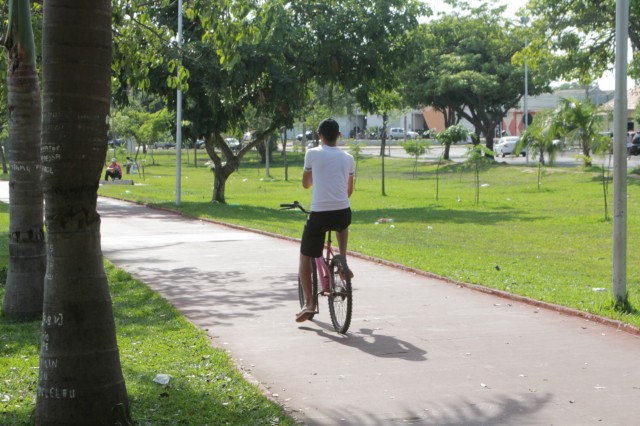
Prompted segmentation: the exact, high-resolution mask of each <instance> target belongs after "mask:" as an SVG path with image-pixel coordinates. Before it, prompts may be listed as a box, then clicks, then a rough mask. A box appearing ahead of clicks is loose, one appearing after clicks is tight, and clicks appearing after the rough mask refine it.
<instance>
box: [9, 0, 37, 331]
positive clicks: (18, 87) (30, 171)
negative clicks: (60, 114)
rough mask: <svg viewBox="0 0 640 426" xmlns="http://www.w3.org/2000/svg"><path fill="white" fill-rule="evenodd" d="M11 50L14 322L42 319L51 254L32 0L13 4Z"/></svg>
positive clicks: (11, 294) (11, 305)
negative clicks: (46, 237) (46, 235)
mask: <svg viewBox="0 0 640 426" xmlns="http://www.w3.org/2000/svg"><path fill="white" fill-rule="evenodd" d="M9 8H10V19H9V24H10V26H9V29H8V36H7V38H6V44H5V45H6V48H7V50H8V60H9V66H8V74H7V87H8V106H9V121H10V123H11V126H10V127H9V145H8V154H9V155H8V157H9V163H10V167H11V175H10V178H9V199H10V201H11V202H10V207H9V208H10V210H9V272H8V274H7V283H6V289H5V294H4V300H3V303H2V310H3V312H4V314H5V315H6V316H7V317H9V318H13V319H22V318H30V317H37V316H40V315H42V300H43V294H44V274H45V270H46V261H47V257H46V251H45V242H44V220H43V217H42V213H43V211H42V208H43V204H42V201H43V199H42V183H41V181H40V169H41V163H40V133H41V128H42V118H41V103H40V88H39V84H38V73H37V71H36V59H35V43H34V41H33V30H32V28H31V12H30V2H29V1H28V0H13V1H11V3H10V4H9Z"/></svg>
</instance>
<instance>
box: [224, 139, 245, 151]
mask: <svg viewBox="0 0 640 426" xmlns="http://www.w3.org/2000/svg"><path fill="white" fill-rule="evenodd" d="M224 141H225V142H226V143H227V145H229V148H231V150H232V151H235V152H238V151H240V148H242V144H241V143H240V141H239V140H238V139H236V138H224Z"/></svg>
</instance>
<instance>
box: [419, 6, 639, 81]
mask: <svg viewBox="0 0 640 426" xmlns="http://www.w3.org/2000/svg"><path fill="white" fill-rule="evenodd" d="M467 1H468V2H469V4H471V5H472V6H475V5H477V4H480V3H482V1H481V0H467ZM488 1H489V2H491V0H488ZM425 3H427V4H429V6H430V7H431V8H432V9H433V11H434V12H439V11H449V10H451V8H450V7H449V6H448V5H445V4H443V3H441V2H440V1H437V0H436V1H432V0H425ZM492 3H493V4H494V5H496V6H498V5H505V6H506V7H507V8H506V10H505V14H506V15H507V16H513V17H515V16H516V12H517V11H518V10H519V9H520V8H522V7H524V6H525V4H526V3H527V1H526V0H494V1H493V2H492ZM627 49H628V52H629V59H631V46H629V47H628V48H627ZM598 85H599V86H600V89H601V90H614V89H615V75H614V73H613V71H609V72H606V73H605V74H604V75H603V76H602V78H600V79H598ZM634 85H635V83H634V82H633V80H632V79H627V87H628V88H631V87H633V86H634Z"/></svg>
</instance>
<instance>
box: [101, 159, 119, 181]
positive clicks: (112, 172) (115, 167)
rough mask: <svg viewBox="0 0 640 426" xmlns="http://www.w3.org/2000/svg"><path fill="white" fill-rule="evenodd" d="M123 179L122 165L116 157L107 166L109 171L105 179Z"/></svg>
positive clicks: (105, 174)
mask: <svg viewBox="0 0 640 426" xmlns="http://www.w3.org/2000/svg"><path fill="white" fill-rule="evenodd" d="M109 177H111V180H116V179H122V167H120V164H119V163H118V161H117V160H116V159H115V158H112V159H111V163H110V164H109V165H108V166H107V171H106V172H105V173H104V180H109Z"/></svg>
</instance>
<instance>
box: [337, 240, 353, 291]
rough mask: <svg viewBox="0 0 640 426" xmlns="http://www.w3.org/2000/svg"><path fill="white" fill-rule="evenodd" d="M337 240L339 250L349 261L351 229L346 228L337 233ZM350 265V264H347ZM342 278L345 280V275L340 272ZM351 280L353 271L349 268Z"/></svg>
mask: <svg viewBox="0 0 640 426" xmlns="http://www.w3.org/2000/svg"><path fill="white" fill-rule="evenodd" d="M336 238H337V239H338V248H339V251H340V254H341V255H342V257H343V258H344V260H347V242H348V241H349V228H345V229H343V230H342V231H336ZM347 265H349V262H347ZM340 277H342V279H344V275H343V274H342V272H340ZM349 278H353V271H352V270H351V268H349Z"/></svg>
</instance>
